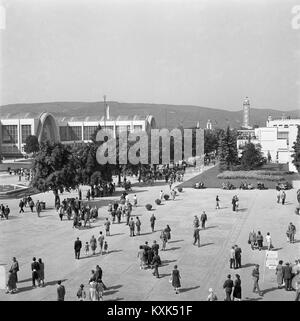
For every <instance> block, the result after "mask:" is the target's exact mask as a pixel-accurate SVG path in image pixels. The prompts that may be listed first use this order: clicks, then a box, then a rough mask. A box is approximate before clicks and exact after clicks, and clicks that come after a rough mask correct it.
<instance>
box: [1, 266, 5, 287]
mask: <svg viewBox="0 0 300 321" xmlns="http://www.w3.org/2000/svg"><path fill="white" fill-rule="evenodd" d="M5 289H6V273H5V267H4V266H3V265H0V290H5Z"/></svg>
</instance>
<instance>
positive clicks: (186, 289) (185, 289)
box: [180, 285, 200, 293]
mask: <svg viewBox="0 0 300 321" xmlns="http://www.w3.org/2000/svg"><path fill="white" fill-rule="evenodd" d="M198 288H200V285H197V286H192V287H191V288H183V289H180V293H184V292H188V291H192V290H196V289H198Z"/></svg>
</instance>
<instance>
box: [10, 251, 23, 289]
mask: <svg viewBox="0 0 300 321" xmlns="http://www.w3.org/2000/svg"><path fill="white" fill-rule="evenodd" d="M19 271H20V270H19V262H18V261H17V259H16V258H15V257H13V258H12V264H11V267H10V269H9V273H10V274H11V275H10V278H11V283H10V284H11V285H13V286H12V287H11V288H12V289H11V290H12V292H16V291H17V290H18V289H17V283H18V272H19Z"/></svg>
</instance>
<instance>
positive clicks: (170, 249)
mask: <svg viewBox="0 0 300 321" xmlns="http://www.w3.org/2000/svg"><path fill="white" fill-rule="evenodd" d="M179 249H181V247H170V248H169V249H165V251H175V250H179Z"/></svg>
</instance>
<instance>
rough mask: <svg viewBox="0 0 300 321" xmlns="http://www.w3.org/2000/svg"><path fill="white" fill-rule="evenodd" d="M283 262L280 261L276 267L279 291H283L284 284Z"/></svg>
mask: <svg viewBox="0 0 300 321" xmlns="http://www.w3.org/2000/svg"><path fill="white" fill-rule="evenodd" d="M282 264H283V261H282V260H280V261H279V262H278V265H277V266H276V272H275V274H276V278H277V285H278V289H281V286H282V283H283V266H282Z"/></svg>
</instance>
